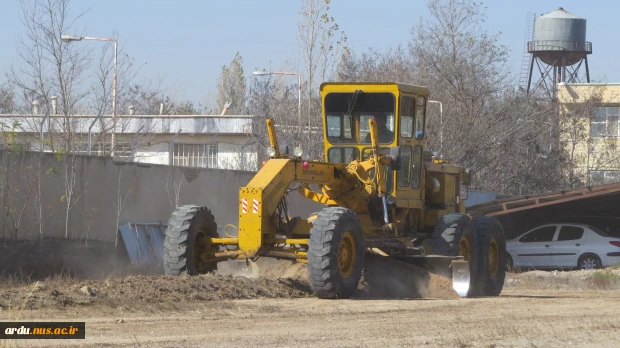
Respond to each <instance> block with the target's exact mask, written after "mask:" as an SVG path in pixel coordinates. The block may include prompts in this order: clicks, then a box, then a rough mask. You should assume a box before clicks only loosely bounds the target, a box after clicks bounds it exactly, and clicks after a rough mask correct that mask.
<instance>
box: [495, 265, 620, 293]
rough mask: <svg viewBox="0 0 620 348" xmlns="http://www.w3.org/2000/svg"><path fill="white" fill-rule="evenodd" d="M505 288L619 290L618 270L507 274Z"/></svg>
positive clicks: (619, 277) (619, 270) (619, 272)
mask: <svg viewBox="0 0 620 348" xmlns="http://www.w3.org/2000/svg"><path fill="white" fill-rule="evenodd" d="M505 288H517V289H532V290H535V289H540V290H550V289H552V290H565V291H586V290H618V289H620V269H614V268H606V269H603V270H590V271H584V270H581V271H569V272H563V271H530V272H522V273H509V274H507V276H506V282H505Z"/></svg>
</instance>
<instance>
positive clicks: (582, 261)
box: [577, 254, 602, 269]
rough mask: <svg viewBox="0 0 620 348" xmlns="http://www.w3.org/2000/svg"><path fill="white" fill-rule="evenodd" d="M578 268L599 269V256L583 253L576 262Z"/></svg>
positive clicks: (600, 265)
mask: <svg viewBox="0 0 620 348" xmlns="http://www.w3.org/2000/svg"><path fill="white" fill-rule="evenodd" d="M577 268H579V269H599V268H602V264H601V258H600V257H598V256H596V255H594V254H584V255H581V257H579V261H578V262H577Z"/></svg>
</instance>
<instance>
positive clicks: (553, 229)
mask: <svg viewBox="0 0 620 348" xmlns="http://www.w3.org/2000/svg"><path fill="white" fill-rule="evenodd" d="M506 250H507V251H508V254H509V257H508V258H507V266H508V267H509V268H508V269H512V268H513V267H516V268H579V269H595V268H601V267H608V266H611V265H613V264H615V263H617V262H620V238H614V237H611V236H609V235H608V234H606V233H605V232H603V231H601V230H600V229H598V228H596V227H593V226H590V225H584V224H574V223H555V224H547V225H541V226H538V227H536V228H533V229H531V230H529V231H527V232H525V233H524V234H522V235H520V236H519V237H517V238H515V239H511V240H508V241H506Z"/></svg>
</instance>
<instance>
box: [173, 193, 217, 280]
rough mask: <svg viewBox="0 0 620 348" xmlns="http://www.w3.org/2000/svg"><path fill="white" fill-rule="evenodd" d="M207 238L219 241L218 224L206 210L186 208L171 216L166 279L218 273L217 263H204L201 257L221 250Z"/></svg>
mask: <svg viewBox="0 0 620 348" xmlns="http://www.w3.org/2000/svg"><path fill="white" fill-rule="evenodd" d="M206 237H211V238H217V237H219V235H218V233H217V224H216V223H215V218H214V217H213V214H211V211H210V210H209V209H207V208H206V207H199V206H195V205H184V206H180V207H178V208H177V209H176V211H175V212H174V213H172V217H171V218H170V220H168V228H167V229H166V237H165V238H164V271H165V273H166V274H167V275H182V274H189V275H197V274H204V273H209V272H213V271H215V270H217V263H216V262H203V261H202V260H201V259H200V255H201V254H202V253H204V252H214V251H217V250H218V249H219V248H218V246H215V245H209V244H208V243H207V242H206Z"/></svg>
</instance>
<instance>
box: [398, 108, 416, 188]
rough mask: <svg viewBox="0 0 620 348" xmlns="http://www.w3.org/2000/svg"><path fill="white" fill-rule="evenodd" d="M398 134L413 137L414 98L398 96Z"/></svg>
mask: <svg viewBox="0 0 620 348" xmlns="http://www.w3.org/2000/svg"><path fill="white" fill-rule="evenodd" d="M399 108H400V113H399V115H400V136H401V137H403V138H411V137H413V117H414V111H415V98H414V97H410V96H403V97H401V98H400V105H399ZM407 185H408V184H407Z"/></svg>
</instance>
